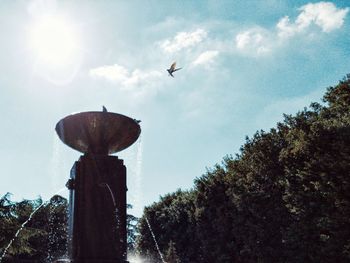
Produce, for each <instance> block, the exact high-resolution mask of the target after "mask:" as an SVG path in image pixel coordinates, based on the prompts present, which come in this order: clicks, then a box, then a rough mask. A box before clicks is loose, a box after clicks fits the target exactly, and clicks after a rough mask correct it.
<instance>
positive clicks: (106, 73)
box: [89, 64, 162, 88]
mask: <svg viewBox="0 0 350 263" xmlns="http://www.w3.org/2000/svg"><path fill="white" fill-rule="evenodd" d="M89 73H90V76H92V77H97V78H103V79H106V80H108V81H110V82H113V83H119V84H122V86H123V87H124V88H130V87H133V86H135V85H138V84H149V83H150V82H152V81H154V80H156V79H158V78H160V77H161V75H162V74H161V72H159V71H157V70H149V71H142V70H139V69H135V70H133V71H131V72H130V71H129V70H128V69H127V68H125V67H123V66H121V65H118V64H114V65H107V66H101V67H97V68H94V69H91V70H90V72H89Z"/></svg>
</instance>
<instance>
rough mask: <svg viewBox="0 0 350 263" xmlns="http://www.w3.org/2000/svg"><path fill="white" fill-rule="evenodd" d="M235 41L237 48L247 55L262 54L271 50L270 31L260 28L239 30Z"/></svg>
mask: <svg viewBox="0 0 350 263" xmlns="http://www.w3.org/2000/svg"><path fill="white" fill-rule="evenodd" d="M235 41H236V48H237V50H238V51H240V52H242V53H245V54H248V55H263V54H266V53H268V52H270V50H271V43H270V42H271V36H270V33H269V32H268V31H267V30H265V29H262V28H254V29H249V30H247V31H244V32H241V33H239V34H237V36H236V39H235Z"/></svg>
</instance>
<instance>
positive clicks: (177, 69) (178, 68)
mask: <svg viewBox="0 0 350 263" xmlns="http://www.w3.org/2000/svg"><path fill="white" fill-rule="evenodd" d="M180 69H182V68H177V69H174V70H173V72H175V71H178V70H180Z"/></svg>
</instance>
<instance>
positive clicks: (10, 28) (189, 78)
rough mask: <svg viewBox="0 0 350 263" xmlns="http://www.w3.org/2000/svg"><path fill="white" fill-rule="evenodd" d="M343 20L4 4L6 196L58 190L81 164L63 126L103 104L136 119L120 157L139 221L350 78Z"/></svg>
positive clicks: (331, 11)
mask: <svg viewBox="0 0 350 263" xmlns="http://www.w3.org/2000/svg"><path fill="white" fill-rule="evenodd" d="M349 10H350V2H349V1H347V0H344V1H331V2H327V1H324V2H320V1H301V0H300V1H294V0H293V1H282V0H265V1H260V0H256V1H255V0H250V1H233V0H232V1H219V0H215V1H211V0H210V1H150V0H148V1H145V0H143V1H136V0H135V1H64V0H62V1H43V0H35V1H10V0H7V1H5V0H4V1H2V2H1V6H0V32H1V33H2V40H1V41H0V72H1V74H0V111H1V113H2V120H1V129H0V160H1V161H0V163H1V168H0V169H1V170H0V171H1V173H0V174H1V181H0V195H1V196H2V195H4V194H5V193H6V192H10V193H12V194H13V195H12V199H13V200H22V199H23V198H25V199H34V198H37V197H39V196H41V197H42V198H43V199H44V200H47V199H49V198H50V197H51V196H52V195H53V194H55V193H57V191H59V190H62V189H63V188H64V185H65V183H66V181H67V180H68V178H69V172H70V169H71V167H72V165H73V164H74V162H75V161H76V160H78V159H79V156H80V155H81V154H80V153H79V152H77V151H75V150H73V149H71V148H69V147H68V146H66V145H64V144H63V143H62V142H61V141H60V140H59V139H58V137H57V135H56V133H55V130H54V128H55V125H56V123H57V122H58V121H59V120H60V119H62V118H63V117H65V116H67V115H69V114H72V113H76V112H83V111H100V110H102V105H104V106H105V107H106V108H107V109H108V111H111V112H116V113H120V114H123V115H127V116H129V117H131V118H135V119H139V120H141V121H142V122H141V129H142V132H141V137H140V138H139V140H138V141H137V142H135V143H134V144H133V145H132V146H130V147H129V148H128V149H126V150H124V151H122V152H120V153H118V154H116V155H117V156H118V157H119V158H121V159H124V162H125V164H126V166H127V169H128V189H129V190H128V196H127V197H128V203H131V204H132V205H134V209H133V211H132V213H133V214H135V215H137V216H140V215H141V214H142V210H143V207H144V206H146V205H150V204H152V203H153V202H155V201H158V200H159V197H160V196H162V195H165V194H167V193H170V192H174V191H176V190H177V189H179V188H181V189H183V190H186V189H191V187H193V181H194V179H195V178H198V177H200V176H201V175H203V174H205V173H206V171H207V169H208V168H209V169H210V168H211V167H213V166H214V165H215V164H217V163H221V161H222V160H223V157H225V156H226V155H230V154H232V155H235V154H236V153H239V149H240V147H241V146H242V145H243V144H244V142H245V137H246V136H253V134H254V133H255V132H256V131H257V130H261V129H263V130H265V131H268V130H269V129H270V128H272V127H274V126H275V125H276V123H277V122H278V121H282V120H283V113H286V114H295V113H296V112H298V111H299V110H302V109H303V108H304V107H307V106H309V105H310V103H311V102H314V101H317V102H320V101H321V98H322V96H323V94H324V92H325V91H326V88H327V87H329V86H333V85H336V84H337V83H338V81H339V80H340V79H342V78H343V77H344V76H345V75H346V74H348V73H350V60H349V55H350V18H349V16H350V15H349ZM173 62H176V63H177V67H181V68H182V69H181V70H179V71H177V72H175V73H174V76H175V77H174V78H172V77H170V76H168V73H167V71H166V69H167V68H169V67H170V65H171V64H172V63H173ZM60 194H62V195H63V196H66V197H67V196H68V191H67V190H62V192H60Z"/></svg>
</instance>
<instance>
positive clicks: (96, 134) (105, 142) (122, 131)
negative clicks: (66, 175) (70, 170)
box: [56, 111, 141, 154]
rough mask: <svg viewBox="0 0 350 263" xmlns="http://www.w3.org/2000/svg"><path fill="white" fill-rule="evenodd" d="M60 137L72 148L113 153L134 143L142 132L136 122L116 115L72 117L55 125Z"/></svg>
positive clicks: (73, 115) (109, 113)
mask: <svg viewBox="0 0 350 263" xmlns="http://www.w3.org/2000/svg"><path fill="white" fill-rule="evenodd" d="M56 132H57V134H58V137H59V138H60V139H61V140H62V141H63V143H65V144H66V145H68V146H70V147H71V148H73V149H75V150H77V151H79V152H82V153H92V154H112V153H116V152H119V151H122V150H124V149H126V148H127V147H129V146H130V145H131V144H133V143H134V142H135V141H136V140H137V138H138V137H139V135H140V133H141V128H140V125H139V124H138V122H137V121H136V120H135V119H132V118H129V117H127V116H124V115H121V114H118V113H113V112H99V111H89V112H81V113H76V114H72V115H69V116H67V117H65V118H63V119H62V120H60V121H59V122H58V123H57V124H56Z"/></svg>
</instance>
